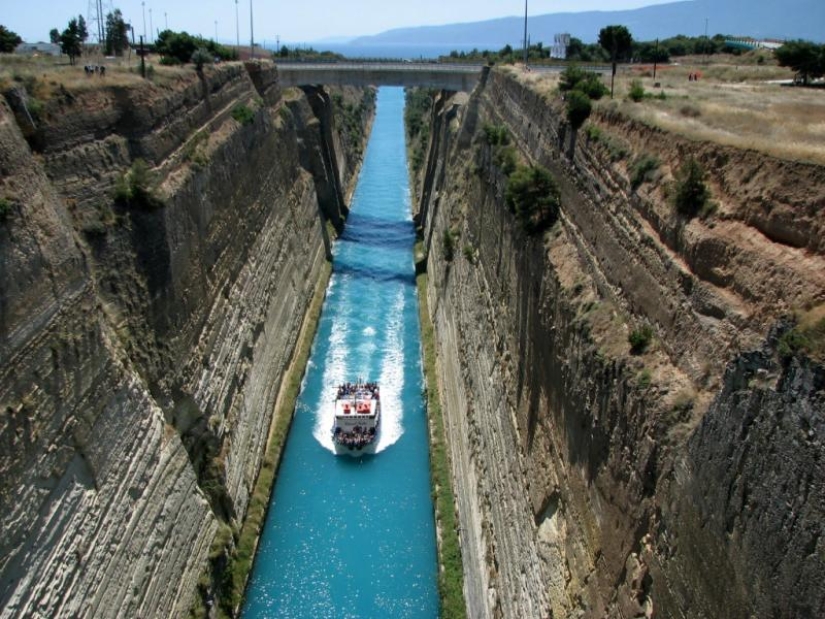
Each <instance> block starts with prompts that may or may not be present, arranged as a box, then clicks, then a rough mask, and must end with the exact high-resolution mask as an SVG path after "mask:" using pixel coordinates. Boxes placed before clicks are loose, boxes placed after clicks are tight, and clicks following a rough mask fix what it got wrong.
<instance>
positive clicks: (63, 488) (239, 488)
mask: <svg viewBox="0 0 825 619" xmlns="http://www.w3.org/2000/svg"><path fill="white" fill-rule="evenodd" d="M116 78H117V76H116V75H114V74H113V76H111V82H112V83H111V84H109V83H107V82H101V85H100V86H95V87H93V88H90V87H88V85H84V86H80V87H72V86H71V85H69V86H68V87H66V86H59V87H56V88H54V89H53V92H52V96H51V97H50V98H48V99H47V100H46V101H45V102H44V103H43V105H42V108H41V109H40V110H39V111H38V114H37V118H36V119H35V123H34V124H32V123H31V122H30V121H29V118H28V116H27V115H26V114H24V113H23V110H21V109H20V97H19V96H15V94H14V93H5V97H4V98H3V99H1V100H0V192H2V197H3V199H4V200H5V204H6V205H8V208H7V210H6V211H5V212H4V214H3V221H2V222H0V265H2V266H0V404H2V408H1V409H0V444H2V450H0V451H1V452H2V453H0V529H2V531H3V535H2V536H0V537H2V539H0V615H2V616H3V617H7V616H8V617H18V616H19V617H24V616H25V617H78V616H82V617H124V616H133V617H139V616H141V617H160V616H182V615H185V614H186V613H187V612H188V610H189V608H190V606H191V604H192V601H193V599H194V594H195V590H196V583H197V581H198V578H199V576H200V575H201V573H202V572H203V570H204V569H205V568H206V565H207V559H208V555H209V551H210V546H211V545H212V542H213V538H214V537H215V534H216V531H217V530H218V528H219V526H220V525H221V523H225V524H227V525H229V526H234V525H235V524H237V522H238V521H239V520H240V519H241V518H242V517H243V515H244V512H245V510H246V506H247V503H248V500H249V495H250V491H251V488H252V485H253V483H254V480H255V477H256V475H257V472H258V470H259V467H260V464H261V459H262V456H263V451H264V448H265V444H264V443H265V441H266V437H267V436H268V430H269V424H270V420H271V416H272V414H273V409H274V403H275V398H276V396H277V393H278V389H279V385H280V381H281V377H282V375H283V372H284V370H285V368H286V366H287V364H288V362H289V359H290V357H291V355H292V351H293V347H294V345H295V340H296V338H297V335H298V331H299V328H300V325H301V323H302V320H303V317H304V314H305V312H306V309H307V306H308V303H309V301H310V299H311V297H312V293H313V291H314V287H315V283H316V281H317V278H318V276H319V273H320V269H321V267H322V265H323V262H324V260H325V255H326V254H327V253H328V247H329V238H328V228H327V225H326V222H327V221H332V222H333V223H337V222H340V221H341V218H342V217H343V216H344V215H345V204H346V202H347V201H348V197H349V196H348V194H349V192H350V191H351V188H352V185H353V183H354V180H355V172H356V170H357V168H358V166H359V164H360V160H361V153H362V150H363V146H364V143H365V136H366V133H367V128H368V124H369V121H370V118H371V116H372V110H373V93H372V92H371V91H368V90H356V89H335V90H334V91H333V97H334V101H333V100H332V99H331V98H330V97H329V96H325V97H321V100H320V103H319V102H316V101H310V100H308V98H307V96H306V95H305V94H304V93H303V92H302V91H299V90H295V89H282V88H281V87H280V86H279V84H278V81H277V72H276V70H275V69H274V67H273V66H272V65H271V64H268V63H251V64H248V65H246V66H244V65H242V64H240V63H229V64H226V65H222V66H220V67H207V68H206V69H205V70H204V71H203V73H202V74H196V73H195V72H194V71H189V72H182V71H170V72H169V73H165V72H159V74H158V75H157V76H156V78H155V79H154V83H152V82H141V81H139V80H131V81H130V80H126V79H124V80H119V79H116ZM316 94H317V93H316ZM316 98H317V97H316ZM138 160H140V161H142V162H145V166H142V165H141V163H140V162H139V161H138ZM136 162H137V163H136Z"/></svg>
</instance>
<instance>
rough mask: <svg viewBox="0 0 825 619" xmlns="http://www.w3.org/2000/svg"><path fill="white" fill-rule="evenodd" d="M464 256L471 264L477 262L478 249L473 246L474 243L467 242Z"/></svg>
mask: <svg viewBox="0 0 825 619" xmlns="http://www.w3.org/2000/svg"><path fill="white" fill-rule="evenodd" d="M464 257H465V258H466V259H467V262H469V263H470V264H475V262H476V249H475V247H473V245H472V243H467V244H466V245H465V246H464Z"/></svg>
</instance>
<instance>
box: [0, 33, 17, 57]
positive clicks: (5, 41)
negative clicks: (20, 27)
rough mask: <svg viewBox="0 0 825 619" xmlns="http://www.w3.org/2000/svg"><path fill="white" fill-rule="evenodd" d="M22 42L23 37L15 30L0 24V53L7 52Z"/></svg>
mask: <svg viewBox="0 0 825 619" xmlns="http://www.w3.org/2000/svg"><path fill="white" fill-rule="evenodd" d="M22 42H23V39H21V38H20V35H18V34H17V33H16V32H12V31H11V30H9V29H8V28H6V27H5V26H0V53H3V54H9V53H11V52H13V51H14V48H15V47H17V46H18V45H20V43H22Z"/></svg>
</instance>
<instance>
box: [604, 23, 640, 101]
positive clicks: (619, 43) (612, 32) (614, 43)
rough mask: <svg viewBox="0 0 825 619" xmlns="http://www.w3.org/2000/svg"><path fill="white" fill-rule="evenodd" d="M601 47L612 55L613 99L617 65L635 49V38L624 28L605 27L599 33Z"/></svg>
mask: <svg viewBox="0 0 825 619" xmlns="http://www.w3.org/2000/svg"><path fill="white" fill-rule="evenodd" d="M599 45H601V46H602V47H603V48H604V49H605V50H606V51H607V53H608V54H610V62H611V64H612V65H613V71H612V73H611V75H610V98H611V99H612V98H613V81H614V80H615V78H616V63H617V62H618V61H619V59H624V58H626V57H627V55H628V53H629V52H630V50H631V49H632V48H633V37H632V36H630V31H629V30H628V29H627V28H625V27H624V26H605V27H604V28H602V29H601V30H600V31H599Z"/></svg>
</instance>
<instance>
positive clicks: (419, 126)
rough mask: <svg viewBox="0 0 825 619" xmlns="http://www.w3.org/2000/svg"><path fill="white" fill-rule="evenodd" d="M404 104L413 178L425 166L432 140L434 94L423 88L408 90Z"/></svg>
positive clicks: (405, 92) (405, 93)
mask: <svg viewBox="0 0 825 619" xmlns="http://www.w3.org/2000/svg"><path fill="white" fill-rule="evenodd" d="M404 103H405V105H404V126H405V127H406V130H407V131H406V133H407V151H408V156H409V161H410V167H411V168H412V172H413V176H416V175H417V174H418V173H419V172H420V171H421V168H422V166H423V165H424V158H425V157H426V151H427V144H428V143H429V140H430V119H429V113H430V110H431V109H432V105H433V93H432V91H430V90H426V89H423V88H407V89H406V90H405V91H404Z"/></svg>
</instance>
